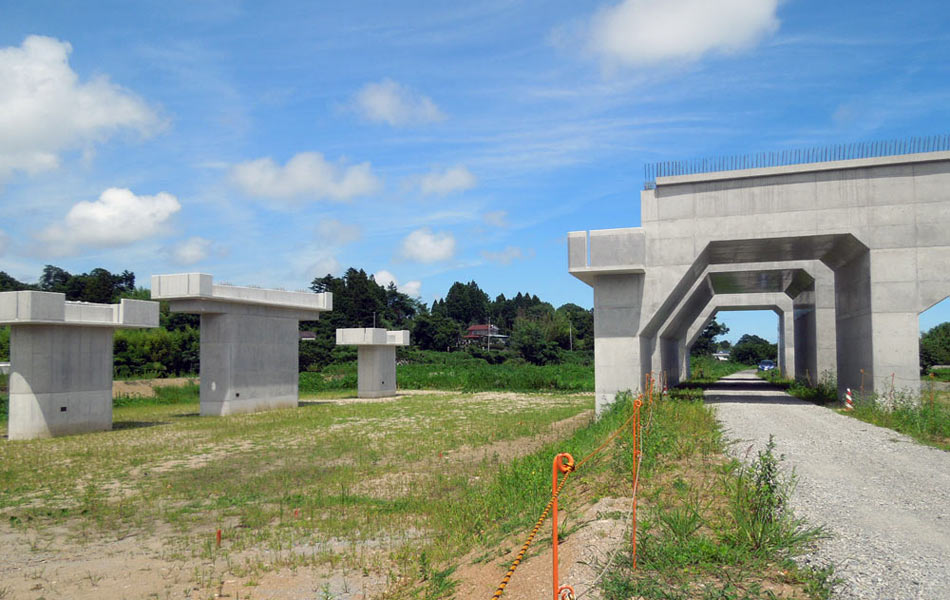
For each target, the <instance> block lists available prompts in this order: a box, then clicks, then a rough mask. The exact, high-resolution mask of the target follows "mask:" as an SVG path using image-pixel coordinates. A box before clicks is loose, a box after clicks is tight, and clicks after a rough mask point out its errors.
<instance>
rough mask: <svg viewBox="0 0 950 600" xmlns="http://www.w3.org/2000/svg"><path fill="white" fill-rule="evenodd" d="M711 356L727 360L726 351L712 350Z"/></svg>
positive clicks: (727, 354)
mask: <svg viewBox="0 0 950 600" xmlns="http://www.w3.org/2000/svg"><path fill="white" fill-rule="evenodd" d="M713 358H715V359H716V360H721V361H727V360H729V353H728V352H713Z"/></svg>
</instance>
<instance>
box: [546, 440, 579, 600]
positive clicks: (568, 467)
mask: <svg viewBox="0 0 950 600" xmlns="http://www.w3.org/2000/svg"><path fill="white" fill-rule="evenodd" d="M565 460H566V461H567V462H564V461H565ZM573 470H574V457H573V456H571V455H570V454H568V453H567V452H562V453H560V454H558V455H557V456H555V457H554V465H553V466H552V467H551V496H552V497H553V498H554V502H553V504H552V505H551V547H552V554H553V557H554V568H553V569H552V570H553V572H554V600H559V598H560V597H561V594H562V593H567V594H569V595H566V596H565V597H570V598H573V597H574V588H572V587H571V586H569V585H564V586H562V585H560V582H559V581H558V574H557V544H558V542H557V484H558V474H559V473H564V474H565V476H567V474H568V473H570V472H571V471H573Z"/></svg>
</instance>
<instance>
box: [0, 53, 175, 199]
mask: <svg viewBox="0 0 950 600" xmlns="http://www.w3.org/2000/svg"><path fill="white" fill-rule="evenodd" d="M70 52H72V46H71V45H70V44H69V43H68V42H62V41H59V40H57V39H54V38H50V37H41V36H36V35H31V36H29V37H28V38H26V39H25V40H24V41H23V44H22V45H20V46H8V47H5V48H0V82H3V83H2V85H0V181H3V180H4V179H6V178H8V177H10V176H11V175H12V174H13V173H14V172H17V171H20V172H25V173H28V174H31V175H32V174H36V173H39V172H41V171H48V170H51V169H55V168H56V167H58V166H59V163H60V153H62V152H64V151H66V150H72V149H77V148H79V149H83V151H84V152H83V153H84V155H85V156H86V157H91V156H94V154H95V153H94V151H93V149H92V145H93V144H95V143H98V142H102V141H104V140H106V139H107V138H109V137H110V136H112V135H113V134H115V133H117V132H118V131H119V130H122V129H131V130H135V131H137V132H139V133H140V134H141V135H143V136H149V135H152V134H153V133H155V132H156V131H157V130H158V129H159V128H160V127H161V126H162V122H161V120H160V119H159V118H158V117H157V115H156V114H155V112H154V111H153V110H152V109H151V108H150V107H149V106H148V105H147V104H146V103H145V101H143V100H142V99H141V98H139V97H138V96H136V95H135V94H133V93H132V92H130V91H128V90H126V89H124V88H122V87H121V86H118V85H116V84H114V83H112V82H110V81H109V78H108V77H106V76H105V75H99V76H96V77H93V78H92V79H89V80H87V81H85V82H81V81H79V75H77V74H76V72H75V71H73V70H72V68H71V67H70V66H69V53H70Z"/></svg>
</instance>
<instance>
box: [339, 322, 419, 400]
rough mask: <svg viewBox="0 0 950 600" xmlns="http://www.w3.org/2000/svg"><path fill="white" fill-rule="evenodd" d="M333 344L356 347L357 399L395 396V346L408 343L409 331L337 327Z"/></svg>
mask: <svg viewBox="0 0 950 600" xmlns="http://www.w3.org/2000/svg"><path fill="white" fill-rule="evenodd" d="M336 343H337V345H338V346H357V360H358V361H359V362H358V365H357V388H358V390H357V395H358V396H359V397H360V398H384V397H387V396H395V395H396V346H408V345H409V332H408V331H386V330H385V329H381V328H350V329H337V330H336Z"/></svg>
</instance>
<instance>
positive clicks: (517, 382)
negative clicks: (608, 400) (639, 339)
mask: <svg viewBox="0 0 950 600" xmlns="http://www.w3.org/2000/svg"><path fill="white" fill-rule="evenodd" d="M459 354H461V353H459ZM396 378H397V379H398V381H399V387H400V388H403V389H409V390H459V391H466V392H481V391H490V390H505V391H510V392H538V391H557V392H593V391H594V368H593V367H592V366H585V365H579V364H560V365H531V364H511V363H502V364H498V365H489V364H488V363H487V362H485V361H484V360H481V359H474V358H473V359H454V360H452V361H450V362H444V363H410V364H401V365H398V366H397V367H396ZM333 390H351V391H355V390H356V363H355V362H350V363H343V364H337V365H331V366H329V367H326V368H325V369H324V370H323V371H321V372H319V373H309V372H306V373H301V374H300V392H301V393H313V392H324V391H333Z"/></svg>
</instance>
